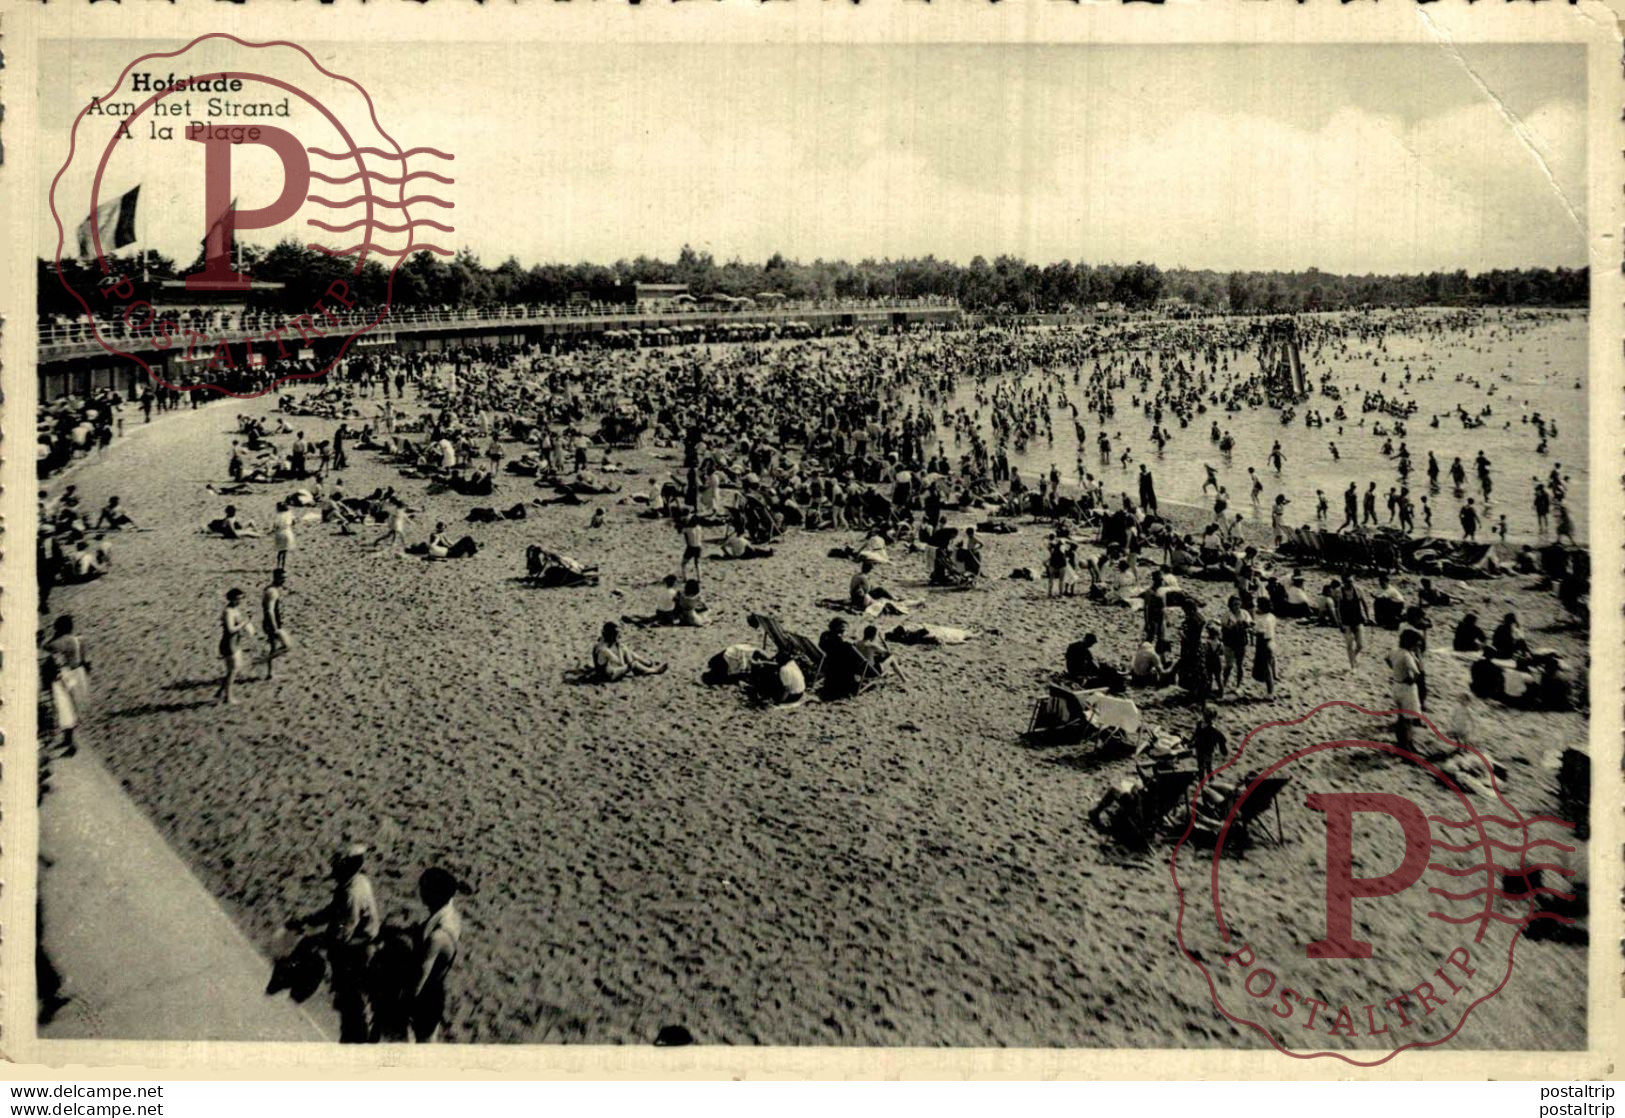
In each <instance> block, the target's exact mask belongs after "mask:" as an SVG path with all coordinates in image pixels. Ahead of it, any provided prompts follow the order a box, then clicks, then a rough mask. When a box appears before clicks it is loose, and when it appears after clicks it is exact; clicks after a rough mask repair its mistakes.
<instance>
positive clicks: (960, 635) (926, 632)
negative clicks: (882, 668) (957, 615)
mask: <svg viewBox="0 0 1625 1118" xmlns="http://www.w3.org/2000/svg"><path fill="white" fill-rule="evenodd" d="M975 637H976V634H975V633H973V632H971V631H970V630H969V629H956V628H954V627H953V626H951V625H899V626H897V627H896V628H894V629H893V630H892V631H891V632H889V633H887V634H886V639H887V640H889V641H893V642H895V643H897V644H923V645H944V644H964V643H965V642H966V641H968V640H973V639H975Z"/></svg>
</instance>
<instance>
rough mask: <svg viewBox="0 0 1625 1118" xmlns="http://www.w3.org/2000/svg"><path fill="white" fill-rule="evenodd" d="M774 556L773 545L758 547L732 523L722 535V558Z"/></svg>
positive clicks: (768, 557)
mask: <svg viewBox="0 0 1625 1118" xmlns="http://www.w3.org/2000/svg"><path fill="white" fill-rule="evenodd" d="M772 556H773V549H772V548H771V547H757V546H756V545H755V544H753V543H751V542H750V540H749V539H747V538H746V537H745V536H744V534H743V533H741V532H740V531H739V529H738V528H736V527H735V526H734V525H732V524H730V525H728V530H727V532H726V534H725V535H723V537H722V558H724V559H770V558H772Z"/></svg>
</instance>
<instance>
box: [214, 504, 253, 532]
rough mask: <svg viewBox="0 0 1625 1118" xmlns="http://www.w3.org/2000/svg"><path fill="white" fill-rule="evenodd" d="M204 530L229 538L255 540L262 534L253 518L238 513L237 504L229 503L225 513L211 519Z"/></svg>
mask: <svg viewBox="0 0 1625 1118" xmlns="http://www.w3.org/2000/svg"><path fill="white" fill-rule="evenodd" d="M203 530H204V531H206V532H211V533H213V534H214V535H217V536H220V537H221V538H222V539H228V540H255V539H259V535H260V533H259V529H257V528H256V527H255V526H254V522H253V521H252V520H249V519H247V518H246V517H240V516H238V515H237V506H236V505H227V506H226V511H225V513H224V514H223V515H221V516H219V517H217V518H215V519H214V520H211V521H209V523H208V524H206V525H205V526H204V529H203Z"/></svg>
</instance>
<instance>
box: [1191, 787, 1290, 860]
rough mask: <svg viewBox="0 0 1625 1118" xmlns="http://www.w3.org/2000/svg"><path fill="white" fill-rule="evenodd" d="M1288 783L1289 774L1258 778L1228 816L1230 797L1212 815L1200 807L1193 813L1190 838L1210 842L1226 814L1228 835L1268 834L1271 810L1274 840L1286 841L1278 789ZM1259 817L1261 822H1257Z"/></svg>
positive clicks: (1250, 837)
mask: <svg viewBox="0 0 1625 1118" xmlns="http://www.w3.org/2000/svg"><path fill="white" fill-rule="evenodd" d="M1290 783H1291V778H1290V777H1285V776H1271V777H1265V778H1264V779H1263V780H1260V781H1259V782H1258V783H1257V785H1255V786H1254V788H1253V790H1252V791H1251V792H1250V793H1248V795H1247V798H1246V799H1244V800H1242V801H1241V806H1240V807H1237V808H1236V809H1235V814H1234V815H1230V811H1231V808H1232V806H1233V805H1234V803H1235V801H1234V799H1233V798H1232V799H1227V800H1226V801H1225V803H1224V805H1223V807H1222V808H1221V809H1220V810H1219V811H1218V812H1217V813H1216V814H1215V813H1213V812H1212V811H1210V810H1206V809H1204V810H1201V811H1198V812H1197V813H1196V824H1195V828H1194V830H1193V832H1192V834H1193V836H1194V837H1200V838H1202V839H1203V840H1205V841H1207V842H1209V843H1212V842H1217V841H1218V838H1219V829H1220V828H1221V827H1222V826H1224V820H1225V817H1226V816H1229V817H1230V835H1231V836H1233V837H1235V838H1236V839H1238V840H1240V841H1243V842H1251V841H1252V840H1253V838H1254V837H1255V829H1256V834H1258V835H1262V836H1263V837H1266V838H1267V837H1269V836H1270V828H1269V822H1268V818H1267V817H1268V816H1269V815H1270V814H1271V811H1272V810H1273V814H1274V817H1275V835H1274V839H1275V841H1276V842H1277V843H1281V842H1285V841H1286V831H1285V829H1284V828H1283V826H1282V824H1281V790H1282V789H1283V788H1285V787H1286V786H1287V785H1288V784H1290ZM1260 820H1264V822H1262V823H1260Z"/></svg>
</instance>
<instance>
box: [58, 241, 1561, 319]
mask: <svg viewBox="0 0 1625 1118" xmlns="http://www.w3.org/2000/svg"><path fill="white" fill-rule="evenodd" d="M201 264H202V261H201V260H197V261H194V262H193V264H192V266H191V267H190V268H188V269H187V270H188V271H191V270H194V269H196V268H198V267H201ZM240 266H241V267H244V268H247V269H248V270H249V271H250V272H251V273H252V274H253V276H254V278H255V279H256V280H260V281H269V283H270V284H282V285H283V287H281V288H280V289H276V288H272V287H270V286H263V287H256V288H255V289H254V290H253V292H252V293H251V296H250V300H249V301H250V303H251V305H256V306H263V307H278V308H290V309H291V308H295V307H304V306H307V305H308V304H309V303H310V302H311V300H312V299H313V298H314V297H315V295H316V294H318V293H319V292H320V291H322V290H324V289H325V288H326V286H327V283H328V281H329V280H330V279H332V278H338V277H347V276H348V275H349V272H350V269H351V264H350V263H349V262H348V261H346V260H342V259H336V258H334V257H331V256H327V255H325V254H323V253H319V252H315V251H312V250H310V249H306V248H305V247H303V246H302V245H299V244H296V243H294V242H291V241H285V242H283V243H281V244H278V245H276V246H275V247H274V248H271V249H270V250H268V251H266V250H260V249H256V248H252V247H245V248H244V249H243V259H242V260H241V263H240ZM122 267H124V269H125V270H126V272H127V274H130V275H132V277H133V278H134V279H135V280H136V281H137V283H138V285H139V284H140V282H141V280H142V274H143V273H144V274H145V275H146V277H147V279H148V281H149V282H150V284H151V285H152V286H154V287H156V286H157V285H158V284H159V283H160V282H161V281H163V280H167V279H174V278H175V277H176V276H177V274H178V273H177V270H176V268H175V264H174V262H173V261H172V260H170V259H168V258H167V257H163V256H160V255H159V254H158V253H155V252H149V253H147V254H146V256H145V258H144V260H137V261H129V260H126V261H124V262H123V264H122ZM64 271H65V273H66V274H67V275H68V278H69V281H70V282H71V283H73V284H74V285H75V286H77V287H79V288H80V289H81V291H84V292H86V293H93V292H94V290H95V286H96V282H97V280H98V278H99V275H98V273H97V272H95V271H94V270H92V269H89V268H86V267H85V266H84V265H81V264H79V263H78V262H76V261H73V262H68V261H65V262H64ZM39 279H40V283H39V305H40V312H41V313H42V314H55V313H66V314H74V313H77V312H78V310H79V308H78V306H77V304H76V303H74V301H73V300H72V298H71V297H70V296H69V295H68V294H67V293H66V292H65V291H63V289H62V285H61V283H60V282H59V281H58V279H57V276H56V270H55V265H54V263H51V262H48V261H41V262H40V277H39ZM349 282H350V283H351V286H352V287H353V288H355V289H356V290H357V291H358V292H359V294H360V296H361V298H362V299H363V300H365V301H367V302H370V303H381V302H383V301H384V299H385V298H386V294H387V297H388V298H390V299H391V301H392V302H393V303H395V304H397V305H400V306H421V305H442V304H450V305H468V304H474V305H480V304H499V303H545V304H561V303H567V302H569V301H571V300H578V301H579V300H589V301H593V302H612V301H615V300H616V298H617V293H618V291H619V290H620V289H621V287H622V285H624V284H627V283H682V284H687V285H688V289H689V291H690V292H691V293H692V294H694V295H695V296H703V295H708V294H712V293H718V292H720V293H722V294H727V295H748V296H755V295H759V294H761V293H763V292H777V293H779V294H782V295H784V296H786V297H788V298H791V299H885V298H919V297H923V296H937V297H942V298H952V299H957V300H958V301H959V303H960V305H962V306H964V307H965V308H967V309H969V310H974V311H994V312H997V311H1008V312H1012V313H1031V312H1057V311H1067V310H1080V309H1086V308H1089V307H1093V306H1095V305H1096V304H1100V303H1112V304H1120V305H1122V306H1125V307H1129V308H1133V309H1140V308H1145V307H1150V306H1154V305H1157V304H1159V303H1163V304H1165V303H1168V302H1173V303H1176V304H1184V305H1187V306H1189V307H1191V308H1193V309H1197V310H1206V311H1220V312H1222V311H1234V312H1246V313H1279V312H1287V311H1314V310H1335V309H1340V308H1346V307H1361V306H1419V305H1425V304H1426V305H1431V304H1450V305H1461V306H1472V305H1493V306H1511V305H1516V306H1565V307H1577V306H1585V305H1586V303H1587V301H1588V293H1589V275H1588V270H1587V269H1586V268H1517V269H1497V270H1495V271H1491V272H1482V273H1478V274H1476V275H1469V274H1468V273H1467V272H1466V271H1463V270H1458V271H1454V272H1428V273H1424V274H1417V275H1364V276H1355V275H1338V274H1334V273H1330V272H1322V271H1319V270H1318V269H1315V268H1310V269H1308V270H1307V271H1302V272H1215V271H1192V270H1190V269H1184V268H1174V269H1169V270H1166V271H1165V270H1163V269H1160V268H1158V267H1157V266H1156V265H1155V264H1145V263H1134V264H1074V263H1071V262H1070V261H1061V262H1059V263H1052V264H1043V265H1040V264H1029V263H1027V262H1026V261H1024V260H1021V259H1019V258H1017V257H1013V256H999V257H996V258H994V259H993V260H991V261H989V260H986V259H984V258H983V257H980V256H978V257H976V258H975V259H973V260H972V261H971V262H970V263H969V264H956V263H953V262H952V261H948V260H938V259H937V258H935V257H932V256H926V257H921V258H915V259H908V260H862V261H859V262H857V263H849V262H847V261H840V260H837V261H830V260H815V261H813V262H812V263H810V264H809V263H803V262H801V261H798V260H789V259H786V258H785V257H784V256H783V255H781V254H778V253H775V254H774V255H773V256H771V257H769V258H768V259H767V260H766V261H765V262H763V263H760V264H753V263H745V262H743V261H740V260H730V261H728V262H726V263H721V264H719V263H717V262H716V260H714V259H713V258H712V257H711V255H710V254H709V253H705V252H699V251H696V250H695V249H693V248H690V247H688V246H684V248H683V250H682V252H681V253H680V254H679V255H678V257H677V259H676V260H674V261H669V262H668V261H664V260H658V259H655V258H653V257H647V256H639V257H638V258H636V259H635V260H620V261H617V262H616V263H614V264H612V265H603V264H587V263H582V264H535V265H531V266H530V267H526V266H525V265H523V264H521V263H520V262H519V261H518V260H517V259H515V258H513V257H509V258H508V259H507V260H505V261H503V262H502V263H500V264H497V265H495V266H488V265H486V264H484V263H482V262H481V261H480V259H479V258H478V257H477V256H475V255H474V254H473V253H471V252H469V251H468V250H466V249H465V250H463V251H462V252H459V253H458V254H457V255H456V256H455V257H453V258H451V259H445V258H443V257H439V256H436V255H433V254H431V253H427V252H420V253H417V254H415V255H414V256H412V257H410V258H409V259H408V260H406V261H405V262H404V263H403V264H402V265H401V267H400V269H399V270H398V271H397V272H396V274H395V278H394V286H393V291H390V290H389V274H388V272H387V270H386V268H385V267H384V266H383V265H382V264H380V263H379V262H378V259H377V258H374V259H372V260H370V261H368V263H367V265H366V267H365V269H364V270H363V273H362V275H361V276H359V277H354V278H352V279H350V280H349Z"/></svg>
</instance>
